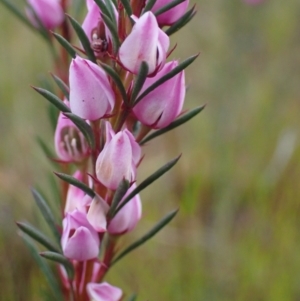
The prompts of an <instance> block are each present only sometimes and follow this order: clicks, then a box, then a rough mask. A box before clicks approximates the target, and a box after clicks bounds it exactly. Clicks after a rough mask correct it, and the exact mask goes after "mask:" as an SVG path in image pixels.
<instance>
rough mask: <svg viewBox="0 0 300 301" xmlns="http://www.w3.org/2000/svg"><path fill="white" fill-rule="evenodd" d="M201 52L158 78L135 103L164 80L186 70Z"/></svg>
mask: <svg viewBox="0 0 300 301" xmlns="http://www.w3.org/2000/svg"><path fill="white" fill-rule="evenodd" d="M198 55H199V54H196V55H193V56H191V57H189V58H187V59H186V60H184V61H183V62H182V63H180V64H179V65H178V66H177V67H175V68H174V69H173V70H171V71H170V72H169V73H167V74H166V75H164V76H162V77H161V78H160V79H159V80H157V81H156V82H155V83H154V84H152V85H151V86H150V87H148V88H147V89H146V90H145V91H144V92H143V93H142V94H141V95H140V96H139V97H138V98H137V100H136V101H135V103H134V104H137V103H138V102H139V101H141V100H142V98H143V97H145V96H146V95H148V94H149V93H150V92H151V91H153V90H154V89H155V88H157V87H158V86H160V85H162V84H163V83H164V82H166V81H167V80H169V79H170V78H172V77H174V76H175V75H176V74H178V73H179V72H181V71H182V70H184V69H185V68H186V67H188V66H189V65H190V64H191V63H192V62H193V61H194V60H195V59H196V58H197V57H198Z"/></svg>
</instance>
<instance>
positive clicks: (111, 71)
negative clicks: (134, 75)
mask: <svg viewBox="0 0 300 301" xmlns="http://www.w3.org/2000/svg"><path fill="white" fill-rule="evenodd" d="M101 67H102V68H103V69H104V71H105V72H106V73H107V74H108V75H109V76H110V77H111V78H112V80H113V81H114V83H115V84H116V86H117V88H118V89H119V91H120V93H121V95H122V98H123V101H124V103H125V104H126V105H128V97H127V94H126V90H125V88H124V86H123V83H122V80H121V79H120V76H119V75H118V73H117V72H116V71H115V70H114V69H113V68H112V67H110V66H108V65H106V64H103V63H102V64H101Z"/></svg>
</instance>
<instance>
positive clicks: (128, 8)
mask: <svg viewBox="0 0 300 301" xmlns="http://www.w3.org/2000/svg"><path fill="white" fill-rule="evenodd" d="M121 3H122V4H123V6H124V9H125V11H126V13H127V15H128V17H129V18H130V16H131V15H132V9H131V6H130V2H129V0H121Z"/></svg>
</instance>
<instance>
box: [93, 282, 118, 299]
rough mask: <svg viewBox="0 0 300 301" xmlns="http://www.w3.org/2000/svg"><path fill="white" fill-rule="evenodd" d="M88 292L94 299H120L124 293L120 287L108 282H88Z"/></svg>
mask: <svg viewBox="0 0 300 301" xmlns="http://www.w3.org/2000/svg"><path fill="white" fill-rule="evenodd" d="M87 292H88V295H89V297H90V300H93V301H119V300H121V297H122V294H123V293H122V290H121V289H120V288H118V287H116V286H112V285H110V284H109V283H107V282H102V283H88V284H87Z"/></svg>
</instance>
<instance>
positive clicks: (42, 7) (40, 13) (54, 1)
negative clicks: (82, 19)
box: [26, 0, 65, 30]
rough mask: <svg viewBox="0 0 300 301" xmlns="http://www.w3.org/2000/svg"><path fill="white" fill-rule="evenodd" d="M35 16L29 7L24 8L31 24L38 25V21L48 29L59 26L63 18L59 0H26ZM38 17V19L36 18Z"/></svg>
mask: <svg viewBox="0 0 300 301" xmlns="http://www.w3.org/2000/svg"><path fill="white" fill-rule="evenodd" d="M27 1H28V4H29V5H30V6H31V8H32V9H33V10H34V12H35V14H36V16H35V15H34V13H33V12H32V11H31V10H30V9H26V13H27V16H28V18H29V20H30V22H31V23H32V25H33V26H35V27H39V21H40V22H41V23H42V24H43V26H44V27H45V28H47V29H49V30H52V29H53V28H55V27H57V26H59V25H60V24H61V23H62V22H63V20H64V18H65V15H64V11H63V9H62V6H61V3H60V0H27ZM36 17H38V18H39V21H38V20H36Z"/></svg>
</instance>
